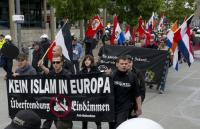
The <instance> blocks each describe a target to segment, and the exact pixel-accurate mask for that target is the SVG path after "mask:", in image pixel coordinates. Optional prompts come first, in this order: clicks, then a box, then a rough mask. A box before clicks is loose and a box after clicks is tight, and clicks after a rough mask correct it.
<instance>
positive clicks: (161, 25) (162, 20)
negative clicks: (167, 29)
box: [158, 16, 164, 31]
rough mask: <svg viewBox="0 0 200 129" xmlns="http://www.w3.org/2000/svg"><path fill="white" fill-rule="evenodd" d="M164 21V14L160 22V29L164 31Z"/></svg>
mask: <svg viewBox="0 0 200 129" xmlns="http://www.w3.org/2000/svg"><path fill="white" fill-rule="evenodd" d="M163 22H164V16H162V17H161V18H160V22H159V24H158V31H162V30H163V26H164V24H163Z"/></svg>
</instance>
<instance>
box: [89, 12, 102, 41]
mask: <svg viewBox="0 0 200 129" xmlns="http://www.w3.org/2000/svg"><path fill="white" fill-rule="evenodd" d="M103 28H104V26H103V23H102V22H101V20H100V18H99V16H98V15H97V16H94V17H93V19H92V21H91V22H90V24H89V25H88V28H87V30H86V32H85V36H86V37H88V38H94V36H95V34H96V33H97V31H99V30H101V29H103Z"/></svg>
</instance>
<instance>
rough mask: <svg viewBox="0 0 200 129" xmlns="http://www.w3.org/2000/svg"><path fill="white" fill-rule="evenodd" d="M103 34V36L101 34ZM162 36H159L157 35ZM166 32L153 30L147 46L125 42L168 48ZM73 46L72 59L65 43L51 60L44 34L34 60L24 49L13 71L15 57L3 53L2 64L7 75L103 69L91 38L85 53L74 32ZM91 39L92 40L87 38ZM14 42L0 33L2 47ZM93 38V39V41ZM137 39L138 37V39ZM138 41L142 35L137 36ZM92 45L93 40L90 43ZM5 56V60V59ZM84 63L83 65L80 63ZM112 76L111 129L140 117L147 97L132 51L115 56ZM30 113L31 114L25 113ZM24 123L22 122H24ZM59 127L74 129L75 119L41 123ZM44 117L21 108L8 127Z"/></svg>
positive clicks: (25, 124) (37, 123)
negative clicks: (65, 54)
mask: <svg viewBox="0 0 200 129" xmlns="http://www.w3.org/2000/svg"><path fill="white" fill-rule="evenodd" d="M102 37H103V36H102ZM157 37H159V39H156V38H157ZM165 38H166V36H165V35H160V36H155V34H152V35H151V37H150V40H149V44H148V46H145V45H144V44H145V43H143V41H140V42H142V43H143V44H142V45H141V44H140V45H138V44H137V43H134V44H132V43H126V45H134V46H136V47H138V46H140V47H142V46H143V47H144V46H145V47H147V48H152V49H160V50H169V49H168V48H167V47H166V45H165ZM72 39H73V41H72V46H73V59H72V60H71V61H70V60H69V59H67V58H65V56H64V55H63V53H62V47H61V46H59V45H57V46H55V47H53V50H52V54H53V58H52V61H51V62H50V61H48V59H47V57H43V55H44V53H45V52H46V51H47V49H48V48H49V46H50V41H49V39H48V36H47V35H45V34H44V35H42V36H41V37H40V41H36V42H34V43H33V49H34V51H33V53H32V62H31V63H29V60H28V55H27V54H25V53H20V54H19V55H18V57H17V63H18V66H17V69H16V70H15V71H14V72H12V65H13V59H10V58H7V57H6V56H5V55H3V54H2V53H1V61H0V62H1V67H3V68H4V70H5V71H6V73H7V75H6V76H5V79H6V78H7V77H8V76H19V75H39V74H40V75H42V74H44V75H47V76H48V75H49V76H57V75H64V76H66V77H70V75H72V74H76V75H78V74H90V73H100V71H99V70H98V68H97V66H96V63H97V62H95V60H94V57H93V53H92V50H93V49H94V48H95V46H93V47H91V46H89V47H87V45H88V44H89V43H90V41H89V39H87V40H85V44H86V50H85V56H84V47H83V45H82V43H80V42H79V41H78V40H77V38H76V37H75V36H74V35H72ZM87 41H89V42H87ZM3 42H4V43H12V39H11V37H10V36H9V35H7V36H5V37H4V35H1V37H0V47H1V43H3ZM92 42H94V40H93V41H92ZM136 42H137V41H136ZM138 42H139V39H138ZM89 45H91V44H89ZM99 56H100V57H101V49H100V51H99ZM2 60H3V61H2ZM81 61H82V64H81V66H80V63H81ZM105 74H108V75H110V76H111V77H112V79H113V87H114V97H115V122H110V123H109V128H110V129H116V128H117V126H118V125H120V124H121V123H122V122H124V121H126V120H127V119H130V118H133V117H138V116H140V115H141V114H142V102H143V101H144V99H145V82H144V77H143V75H142V74H141V73H140V71H138V70H137V68H135V67H134V62H133V58H132V57H131V56H130V55H124V56H120V57H118V58H117V60H116V65H115V68H114V69H112V70H111V69H108V70H106V71H105ZM160 88H161V90H160V93H163V92H164V88H165V86H164V85H162V86H160ZM27 114H28V116H29V117H26V115H27ZM21 122H22V123H23V124H22V123H21ZM53 122H54V123H55V126H56V127H57V128H58V129H64V128H65V129H66V128H67V129H71V128H72V127H73V122H72V121H71V120H69V119H64V120H61V119H57V120H50V119H47V120H45V121H44V123H43V125H42V129H50V128H51V125H52V123H53ZM95 123H96V125H97V129H101V122H95ZM40 124H41V120H40V118H39V116H37V114H35V113H34V112H32V111H28V110H22V111H19V112H18V113H17V114H16V116H15V118H13V120H12V122H11V124H10V125H9V126H8V127H6V128H5V129H20V128H24V129H32V126H34V127H35V129H39V127H40ZM87 124H88V123H87V121H83V122H82V129H87Z"/></svg>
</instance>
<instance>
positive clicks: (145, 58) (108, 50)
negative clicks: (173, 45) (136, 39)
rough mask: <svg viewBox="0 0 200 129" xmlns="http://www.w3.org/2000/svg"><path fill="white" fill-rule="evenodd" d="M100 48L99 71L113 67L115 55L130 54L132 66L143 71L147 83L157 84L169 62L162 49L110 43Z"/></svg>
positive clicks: (166, 54)
mask: <svg viewBox="0 0 200 129" xmlns="http://www.w3.org/2000/svg"><path fill="white" fill-rule="evenodd" d="M100 50H101V51H100V53H101V55H102V57H101V59H100V64H99V67H98V68H99V69H100V70H101V71H103V70H105V69H107V68H113V67H114V65H115V60H116V59H117V57H119V56H121V55H131V56H132V57H133V60H134V66H135V67H136V68H137V69H139V70H140V71H141V72H142V73H143V75H144V79H145V82H147V83H152V84H159V83H160V82H161V81H162V80H163V78H164V76H165V71H166V69H167V68H168V64H169V52H168V51H164V50H156V49H149V48H138V47H133V46H110V45H105V46H104V47H103V48H102V49H100Z"/></svg>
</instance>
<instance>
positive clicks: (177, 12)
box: [163, 0, 196, 23]
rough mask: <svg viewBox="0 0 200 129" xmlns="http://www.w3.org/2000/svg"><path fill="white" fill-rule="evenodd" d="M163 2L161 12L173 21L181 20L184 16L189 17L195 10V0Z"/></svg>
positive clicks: (169, 0) (168, 0)
mask: <svg viewBox="0 0 200 129" xmlns="http://www.w3.org/2000/svg"><path fill="white" fill-rule="evenodd" d="M164 3H165V4H164V6H163V8H164V10H163V12H164V13H165V14H166V16H167V18H168V19H169V20H170V21H173V22H174V21H176V20H178V21H179V23H181V22H183V20H184V18H185V17H189V16H190V15H191V14H193V13H194V11H195V10H196V4H195V0H165V2H164Z"/></svg>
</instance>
